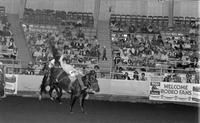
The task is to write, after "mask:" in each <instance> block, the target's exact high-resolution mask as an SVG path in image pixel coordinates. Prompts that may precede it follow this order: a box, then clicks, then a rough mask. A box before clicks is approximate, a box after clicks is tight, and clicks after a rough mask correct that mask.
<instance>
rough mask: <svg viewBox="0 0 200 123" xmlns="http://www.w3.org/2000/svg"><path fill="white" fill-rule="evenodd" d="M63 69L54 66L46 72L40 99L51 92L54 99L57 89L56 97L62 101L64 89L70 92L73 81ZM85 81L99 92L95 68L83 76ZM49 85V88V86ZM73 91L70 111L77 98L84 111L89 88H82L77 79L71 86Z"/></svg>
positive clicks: (89, 86) (86, 84) (87, 85)
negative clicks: (54, 92)
mask: <svg viewBox="0 0 200 123" xmlns="http://www.w3.org/2000/svg"><path fill="white" fill-rule="evenodd" d="M62 71H63V69H61V68H58V67H53V68H51V70H49V72H46V74H45V75H44V77H43V80H42V84H41V86H40V95H39V97H40V99H41V97H42V94H44V93H49V96H50V98H51V99H52V98H53V97H52V92H53V90H55V91H56V95H57V97H56V99H57V100H58V101H59V102H61V97H62V94H63V93H62V92H63V90H64V91H65V92H68V89H69V88H68V86H69V83H70V82H71V80H70V78H69V75H68V74H67V73H66V72H62ZM60 72H62V74H61V75H60V76H59V78H58V80H57V81H56V79H55V78H56V77H57V75H58V74H59V73H60ZM82 80H83V83H84V84H85V86H86V87H87V88H88V89H93V90H94V91H95V92H99V91H100V88H99V85H98V80H97V78H96V72H95V71H94V70H91V71H90V72H88V73H87V74H86V75H84V76H83V77H82ZM47 87H48V88H47ZM70 89H71V93H69V94H70V113H73V110H72V109H73V106H74V103H75V102H76V100H77V99H79V104H80V107H81V111H82V112H83V113H84V112H85V111H84V101H85V98H86V96H87V94H90V91H88V89H86V90H81V86H80V84H79V82H78V80H77V79H76V80H75V82H74V83H73V84H72V86H71V88H70Z"/></svg>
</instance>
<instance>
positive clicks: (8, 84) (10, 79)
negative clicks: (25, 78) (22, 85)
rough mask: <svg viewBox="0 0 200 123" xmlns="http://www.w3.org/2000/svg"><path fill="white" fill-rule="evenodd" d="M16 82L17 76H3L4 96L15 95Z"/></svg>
mask: <svg viewBox="0 0 200 123" xmlns="http://www.w3.org/2000/svg"><path fill="white" fill-rule="evenodd" d="M17 81H18V75H13V74H5V87H4V90H5V93H6V94H17Z"/></svg>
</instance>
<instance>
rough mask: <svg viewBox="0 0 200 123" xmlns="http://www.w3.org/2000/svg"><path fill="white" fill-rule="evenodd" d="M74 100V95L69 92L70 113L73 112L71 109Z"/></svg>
mask: <svg viewBox="0 0 200 123" xmlns="http://www.w3.org/2000/svg"><path fill="white" fill-rule="evenodd" d="M75 102H76V97H75V96H73V94H71V99H70V113H73V111H72V109H73V106H74V103H75Z"/></svg>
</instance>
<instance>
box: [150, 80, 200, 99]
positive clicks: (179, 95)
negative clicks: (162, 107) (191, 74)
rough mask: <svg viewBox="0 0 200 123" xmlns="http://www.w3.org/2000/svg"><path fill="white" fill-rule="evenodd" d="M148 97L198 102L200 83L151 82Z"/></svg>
mask: <svg viewBox="0 0 200 123" xmlns="http://www.w3.org/2000/svg"><path fill="white" fill-rule="evenodd" d="M149 99H150V100H161V101H177V102H193V103H200V85H199V84H191V83H190V84H188V83H171V82H151V83H150V96H149Z"/></svg>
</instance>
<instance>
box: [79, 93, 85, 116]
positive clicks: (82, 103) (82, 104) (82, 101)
mask: <svg viewBox="0 0 200 123" xmlns="http://www.w3.org/2000/svg"><path fill="white" fill-rule="evenodd" d="M84 101H85V99H84V97H83V96H82V97H80V98H79V104H80V107H81V112H82V113H85V110H84Z"/></svg>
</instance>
